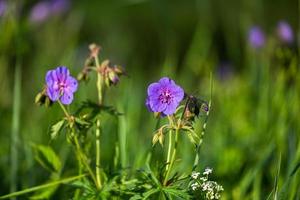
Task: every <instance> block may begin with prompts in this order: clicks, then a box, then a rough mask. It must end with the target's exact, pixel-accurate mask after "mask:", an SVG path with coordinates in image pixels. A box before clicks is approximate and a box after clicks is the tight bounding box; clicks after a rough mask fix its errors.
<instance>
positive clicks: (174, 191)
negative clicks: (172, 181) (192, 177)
mask: <svg viewBox="0 0 300 200" xmlns="http://www.w3.org/2000/svg"><path fill="white" fill-rule="evenodd" d="M164 192H165V193H167V194H169V195H172V196H173V197H180V198H183V199H190V198H191V197H190V195H189V194H188V193H187V191H185V190H181V189H176V188H164Z"/></svg>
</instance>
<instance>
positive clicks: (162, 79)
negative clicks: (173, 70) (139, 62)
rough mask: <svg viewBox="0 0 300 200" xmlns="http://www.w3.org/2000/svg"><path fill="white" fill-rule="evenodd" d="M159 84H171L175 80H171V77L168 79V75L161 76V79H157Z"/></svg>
mask: <svg viewBox="0 0 300 200" xmlns="http://www.w3.org/2000/svg"><path fill="white" fill-rule="evenodd" d="M158 82H159V83H160V84H161V85H164V86H165V85H167V86H168V85H173V84H175V82H174V81H173V80H172V79H170V78H168V77H162V78H161V79H159V81H158Z"/></svg>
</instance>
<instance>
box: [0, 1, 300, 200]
mask: <svg viewBox="0 0 300 200" xmlns="http://www.w3.org/2000/svg"><path fill="white" fill-rule="evenodd" d="M40 2H41V1H33V0H28V1H25V0H23V1H19V0H18V1H12V0H9V1H6V3H7V6H6V9H5V11H3V13H2V14H0V16H1V18H0V92H1V94H0V130H1V134H0V177H1V179H0V188H1V189H0V191H1V192H0V195H3V194H6V193H9V192H10V185H16V187H17V188H16V189H17V190H20V189H24V188H27V187H31V186H34V185H38V184H41V183H43V182H45V181H46V180H47V179H48V177H49V173H48V172H47V171H45V170H44V169H43V168H41V167H40V166H39V164H38V163H37V162H36V161H35V158H34V153H33V151H32V148H31V145H32V144H33V143H36V144H45V145H48V144H49V141H50V136H49V127H50V126H51V124H53V123H54V122H56V120H58V119H59V118H60V117H61V116H62V113H61V111H60V109H59V107H58V105H54V106H52V107H51V108H44V107H38V106H37V105H35V104H34V98H35V95H36V94H37V93H38V92H39V91H40V90H41V88H42V87H43V84H44V77H45V74H46V72H47V70H49V69H53V68H55V67H57V66H60V65H65V66H67V67H69V69H70V70H71V74H73V75H74V76H75V75H77V73H79V72H80V71H81V69H82V67H83V64H84V60H85V58H86V57H87V55H88V45H89V44H90V43H92V42H96V43H98V44H100V45H101V47H102V51H101V53H100V58H101V59H105V58H108V59H110V60H111V61H112V63H115V64H120V65H122V66H124V67H125V69H126V71H127V73H128V75H129V76H128V77H122V80H121V82H120V84H119V85H118V86H116V87H114V88H113V89H112V90H111V91H109V92H108V94H107V97H106V102H107V103H108V104H109V105H115V106H116V107H117V109H118V110H119V111H121V112H123V113H124V116H121V117H119V118H109V117H107V120H106V121H105V122H104V124H106V125H105V126H104V131H103V132H104V133H103V138H102V141H103V144H102V152H103V153H102V161H101V162H102V163H103V164H102V165H104V166H106V168H107V170H109V168H110V167H109V166H110V165H112V164H111V163H112V162H113V156H114V145H115V143H116V141H117V138H118V137H119V138H120V139H121V140H122V142H121V144H122V145H121V150H120V151H121V155H120V159H121V163H122V166H130V167H134V168H139V167H143V165H144V163H145V159H146V155H147V153H148V151H149V150H151V141H152V136H153V132H154V128H155V124H156V120H155V118H154V117H153V115H152V114H151V113H149V112H148V111H147V109H146V107H145V105H144V102H145V97H146V88H147V86H148V85H149V83H151V82H155V81H157V80H159V79H160V77H162V76H169V77H170V78H172V79H174V80H175V81H176V82H177V83H178V84H179V85H181V86H182V87H183V88H184V89H185V91H186V92H187V93H190V94H193V95H196V96H198V97H201V98H202V99H205V100H209V97H210V85H209V74H210V73H211V72H212V73H213V83H214V84H213V94H212V110H211V115H210V118H209V121H208V125H207V131H206V134H205V137H204V143H203V146H202V149H201V156H200V162H201V166H202V167H203V168H204V167H206V166H209V167H212V168H213V169H214V179H215V180H217V181H218V182H220V183H221V184H222V185H223V187H224V189H225V192H224V194H223V199H266V198H267V196H268V195H269V194H270V193H271V191H272V189H273V187H274V182H275V177H276V174H277V171H278V168H279V164H278V162H279V158H280V155H281V164H280V165H281V168H280V172H279V176H278V178H279V182H278V183H279V189H284V188H285V189H286V192H287V193H288V198H289V199H300V175H299V172H298V173H297V172H296V173H294V174H293V176H290V175H291V173H292V171H293V170H294V169H295V167H297V166H299V162H300V142H299V137H300V135H299V134H300V122H299V119H300V118H299V116H300V104H299V102H300V76H299V54H298V53H299V45H298V44H297V42H299V39H298V40H297V38H296V37H297V34H298V36H299V21H300V20H299V10H300V5H299V2H298V1H297V0H288V1H287V0H272V1H271V0H252V1H249V0H229V1H221V0H194V1H193V0H187V1H179V0H173V1H159V0H153V1H151V0H120V1H111V0H105V1H97V0H93V1H92V0H89V1H69V2H68V3H69V4H68V5H67V6H66V7H65V8H64V9H62V10H59V12H56V13H54V12H53V13H50V14H48V15H46V17H45V16H44V18H43V19H42V20H41V19H39V20H33V19H32V15H33V14H32V12H33V8H34V7H35V6H36V5H37V4H38V3H40ZM0 4H1V3H0ZM0 10H1V6H0ZM46 12H47V11H46V10H42V13H44V14H45V13H46ZM0 13H1V12H0ZM280 20H285V21H287V22H288V23H289V24H290V25H291V27H292V29H293V31H294V36H295V38H294V41H293V43H292V44H289V45H286V44H282V43H281V42H280V41H279V38H278V37H277V34H276V27H277V23H278V21H280ZM253 25H258V26H260V27H261V28H262V30H264V32H265V34H266V35H265V37H266V43H265V45H264V47H263V48H260V49H253V48H251V46H250V45H249V43H248V31H249V29H250V28H251V27H252V26H253ZM298 38H299V37H298ZM19 72H20V73H19ZM94 81H95V80H94V78H92V79H91V80H90V83H88V84H84V83H83V84H81V85H80V86H79V91H78V92H77V93H76V94H75V101H74V103H73V104H72V105H71V107H70V109H71V110H72V108H75V107H76V106H78V105H80V103H81V102H82V101H84V100H86V99H94V100H96V95H97V94H96V86H95V84H94ZM18 85H19V86H20V87H18ZM18 108H20V109H18ZM19 111H20V112H19ZM13 113H14V114H13ZM13 119H14V120H13ZM18 119H19V120H18ZM13 121H14V122H13ZM201 123H202V121H201V119H199V120H197V121H196V130H197V131H198V132H199V131H200V130H201V127H202V124H201ZM18 127H19V128H18ZM50 145H51V146H52V147H53V149H54V150H55V152H57V153H58V154H59V155H60V156H61V158H62V160H66V163H67V164H66V167H65V169H66V173H67V174H68V173H72V166H74V164H72V160H74V158H72V156H73V155H72V154H71V153H70V152H69V149H70V148H71V147H70V144H68V143H66V141H65V137H64V135H61V136H60V137H59V138H58V139H57V140H56V141H54V142H51V143H50ZM154 150H155V152H161V151H163V149H162V148H161V147H160V146H159V145H157V146H155V147H154ZM179 152H180V157H181V158H182V162H181V164H180V165H179V167H178V169H179V170H181V171H183V172H185V173H190V171H191V169H192V165H193V158H194V149H193V146H192V145H191V144H190V143H189V141H188V139H187V137H185V136H182V138H181V142H180V147H179ZM69 154H70V156H69ZM71 155H72V156H71ZM155 155H156V154H155ZM12 156H15V158H17V159H16V160H14V159H13V158H11V157H12ZM11 160H14V162H15V163H16V164H17V165H16V166H15V165H14V166H13V165H12V163H11ZM12 170H14V171H17V176H16V177H15V178H13V179H12V176H11V175H10V173H11V171H12ZM68 170H69V171H70V172H69V171H68ZM74 170H75V169H73V171H74ZM11 180H15V183H11ZM66 191H67V193H68V192H71V191H68V190H67V189H66ZM67 193H62V192H61V190H58V191H57V192H56V194H55V198H54V199H65V198H64V197H65V196H64V195H66V194H67ZM20 199H22V198H20Z"/></svg>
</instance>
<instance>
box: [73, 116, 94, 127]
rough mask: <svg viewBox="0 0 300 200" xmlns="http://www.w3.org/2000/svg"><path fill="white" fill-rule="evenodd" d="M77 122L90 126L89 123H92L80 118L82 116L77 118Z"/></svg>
mask: <svg viewBox="0 0 300 200" xmlns="http://www.w3.org/2000/svg"><path fill="white" fill-rule="evenodd" d="M75 122H76V123H77V124H79V125H82V126H88V125H90V123H88V122H87V121H84V120H82V119H80V118H77V117H76V118H75Z"/></svg>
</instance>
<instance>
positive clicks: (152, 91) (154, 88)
mask: <svg viewBox="0 0 300 200" xmlns="http://www.w3.org/2000/svg"><path fill="white" fill-rule="evenodd" d="M159 90H160V84H159V83H151V84H150V85H149V86H148V90H147V93H148V95H149V96H152V95H157V94H158V91H159Z"/></svg>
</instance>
